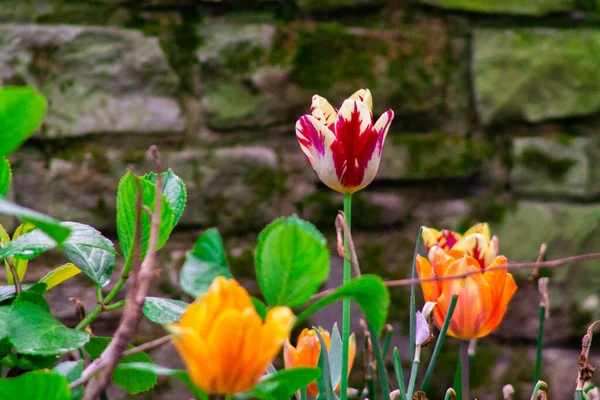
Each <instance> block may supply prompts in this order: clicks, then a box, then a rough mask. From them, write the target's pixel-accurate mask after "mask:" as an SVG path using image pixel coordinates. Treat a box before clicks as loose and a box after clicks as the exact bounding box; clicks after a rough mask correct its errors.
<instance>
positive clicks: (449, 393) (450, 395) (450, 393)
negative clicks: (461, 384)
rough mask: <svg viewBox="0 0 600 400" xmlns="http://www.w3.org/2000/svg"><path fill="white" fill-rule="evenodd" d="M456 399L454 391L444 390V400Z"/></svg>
mask: <svg viewBox="0 0 600 400" xmlns="http://www.w3.org/2000/svg"><path fill="white" fill-rule="evenodd" d="M455 398H456V392H455V391H454V389H452V388H450V389H448V390H446V396H444V400H452V399H455Z"/></svg>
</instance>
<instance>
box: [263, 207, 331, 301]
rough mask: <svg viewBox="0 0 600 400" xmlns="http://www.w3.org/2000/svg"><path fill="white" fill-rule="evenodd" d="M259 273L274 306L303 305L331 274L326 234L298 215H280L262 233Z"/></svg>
mask: <svg viewBox="0 0 600 400" xmlns="http://www.w3.org/2000/svg"><path fill="white" fill-rule="evenodd" d="M255 263H256V277H257V280H258V284H259V285H260V288H261V290H262V293H263V296H264V298H265V300H266V302H267V304H268V305H270V306H275V305H286V306H289V307H300V306H302V305H303V304H305V303H306V302H307V301H308V300H309V299H310V298H311V296H312V295H314V294H315V293H316V292H317V290H318V289H319V286H320V285H321V284H322V283H323V282H325V280H326V279H327V276H328V275H329V250H328V249H327V243H326V240H325V237H324V236H323V235H322V234H321V233H320V232H319V231H318V230H317V229H316V228H315V227H314V225H312V224H311V223H309V222H306V221H303V220H301V219H300V218H298V217H297V216H296V215H293V216H291V217H289V218H279V219H277V220H275V221H273V222H272V223H271V224H269V226H267V227H266V228H265V229H264V230H263V231H262V232H261V234H260V235H259V237H258V247H257V249H256V257H255Z"/></svg>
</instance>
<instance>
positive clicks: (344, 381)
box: [340, 194, 377, 400]
mask: <svg viewBox="0 0 600 400" xmlns="http://www.w3.org/2000/svg"><path fill="white" fill-rule="evenodd" d="M344 215H345V217H346V222H347V223H348V229H350V230H351V229H352V194H345V195H344ZM344 246H345V247H346V257H345V258H344V284H346V283H348V282H349V281H350V278H351V267H350V251H349V249H348V241H347V240H346V238H344ZM349 338H350V299H349V298H344V302H343V309H342V376H341V382H340V400H346V398H347V396H348V394H347V391H348V341H349ZM375 340H377V338H375Z"/></svg>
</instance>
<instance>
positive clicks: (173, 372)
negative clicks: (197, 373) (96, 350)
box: [116, 362, 207, 399]
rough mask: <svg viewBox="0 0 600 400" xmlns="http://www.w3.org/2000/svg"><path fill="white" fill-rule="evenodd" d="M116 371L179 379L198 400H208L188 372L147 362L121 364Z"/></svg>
mask: <svg viewBox="0 0 600 400" xmlns="http://www.w3.org/2000/svg"><path fill="white" fill-rule="evenodd" d="M116 370H117V371H119V370H121V371H140V372H151V373H154V374H156V375H158V376H172V377H174V378H177V379H179V380H180V381H182V382H183V383H185V384H186V386H187V387H188V389H190V391H191V392H192V393H194V394H195V395H196V398H198V399H205V398H207V395H206V393H204V392H202V390H200V389H199V388H197V387H196V386H195V385H194V383H193V382H192V380H191V379H190V376H189V374H188V372H187V371H183V370H180V369H170V368H166V367H162V366H160V365H156V364H153V363H145V362H132V363H125V364H119V365H118V366H117V369H116Z"/></svg>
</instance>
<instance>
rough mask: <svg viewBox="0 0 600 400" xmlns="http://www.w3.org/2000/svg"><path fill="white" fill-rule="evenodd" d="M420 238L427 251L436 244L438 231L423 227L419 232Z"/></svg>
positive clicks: (438, 235)
mask: <svg viewBox="0 0 600 400" xmlns="http://www.w3.org/2000/svg"><path fill="white" fill-rule="evenodd" d="M421 237H422V239H423V243H425V246H426V247H427V249H428V250H429V249H430V248H431V247H432V246H435V245H436V244H438V238H439V237H440V231H438V230H437V229H433V228H428V227H426V226H424V227H423V228H422V231H421Z"/></svg>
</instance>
